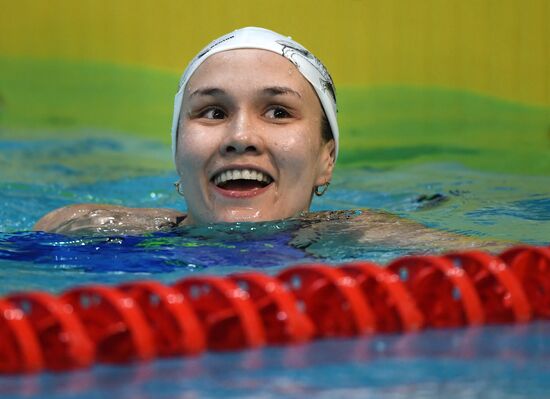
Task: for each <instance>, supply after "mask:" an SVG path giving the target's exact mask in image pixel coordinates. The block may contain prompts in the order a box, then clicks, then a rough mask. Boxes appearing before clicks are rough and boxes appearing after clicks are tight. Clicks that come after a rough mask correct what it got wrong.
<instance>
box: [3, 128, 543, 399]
mask: <svg viewBox="0 0 550 399" xmlns="http://www.w3.org/2000/svg"><path fill="white" fill-rule="evenodd" d="M82 136H85V137H86V138H71V137H68V138H65V139H63V140H52V139H47V140H46V139H44V140H33V139H19V138H18V139H17V140H16V139H13V138H12V137H15V135H9V134H7V133H6V132H3V135H0V170H1V172H0V189H1V190H2V198H1V200H0V201H1V206H0V281H1V284H0V295H5V294H7V293H8V292H12V291H18V290H46V291H50V292H53V293H59V292H61V291H63V290H65V289H67V288H69V287H72V286H74V285H75V284H87V283H92V282H93V283H105V284H116V283H120V282H122V281H127V280H136V279H144V278H147V279H150V278H152V279H156V280H160V281H163V282H166V283H171V282H174V281H176V280H177V279H179V278H184V277H186V276H188V275H191V274H196V273H208V274H221V275H225V274H228V273H232V272H235V271H242V270H251V269H254V270H259V269H261V270H262V271H263V272H266V273H270V274H274V273H276V272H277V271H279V270H280V269H282V268H284V267H286V266H288V265H291V264H295V263H297V262H319V261H321V262H325V263H330V264H338V263H341V262H344V261H348V260H356V259H368V260H372V261H376V262H379V263H381V264H385V263H387V262H389V261H390V260H392V259H394V258H396V257H399V256H402V255H405V254H407V253H413V252H415V253H417V252H419V248H413V247H403V246H399V245H391V243H390V244H388V243H386V244H380V243H372V244H369V243H364V242H363V243H360V242H359V241H356V240H353V239H350V237H354V236H355V235H356V233H357V231H356V229H357V227H356V226H355V225H354V223H353V222H352V221H353V216H354V215H355V214H356V212H357V210H360V209H365V208H369V209H374V210H385V211H389V212H392V213H395V214H397V215H400V216H402V217H405V218H408V219H411V220H416V221H419V222H421V223H423V224H425V225H427V226H429V227H433V228H436V229H441V230H445V231H450V232H455V233H460V234H465V235H468V236H472V237H477V238H480V239H494V240H506V241H507V242H508V241H509V242H524V243H529V244H537V245H548V243H549V241H550V238H549V237H550V177H544V176H514V175H503V174H496V173H487V172H479V171H473V170H469V169H466V168H464V167H462V166H461V165H457V164H430V163H424V164H418V165H413V166H409V167H402V168H395V169H387V170H378V169H340V170H338V171H337V173H336V175H335V178H334V180H333V183H332V184H331V186H330V190H329V191H328V192H327V194H326V195H325V196H323V197H322V198H316V199H315V201H314V203H313V207H312V208H313V211H321V210H328V211H336V210H346V211H347V212H344V213H339V214H338V215H339V216H338V217H336V218H334V219H331V217H332V216H331V214H330V213H326V214H323V216H322V218H324V219H326V220H324V222H326V223H329V224H330V226H331V229H329V230H328V231H326V230H325V233H323V236H322V237H313V238H312V244H311V245H309V244H307V245H306V244H300V245H298V244H296V243H295V242H294V241H293V239H295V238H296V236H297V234H298V233H303V232H305V233H306V234H305V235H306V236H308V232H309V231H313V232H315V231H316V230H315V228H313V229H312V222H311V220H308V219H301V218H296V219H291V220H286V221H277V222H269V223H258V224H251V223H240V224H239V223H238V224H225V225H211V226H203V227H200V228H183V229H176V230H174V231H166V232H159V233H154V234H145V235H141V236H124V235H114V234H112V235H103V236H102V235H86V236H64V235H59V234H50V233H43V232H31V231H30V229H31V228H32V226H33V224H34V223H35V222H36V221H37V220H38V218H39V217H40V216H42V215H43V214H45V213H46V212H48V211H50V210H52V209H55V208H57V207H59V206H63V205H67V204H71V203H78V202H98V203H111V204H124V205H129V206H144V207H168V208H177V209H180V210H185V204H184V203H183V202H182V200H181V197H179V196H178V195H177V194H176V193H175V191H174V190H173V186H172V183H173V182H174V181H175V180H176V175H175V174H174V172H173V171H171V165H170V162H169V161H168V162H167V161H166V157H167V154H168V153H169V149H168V148H167V147H166V146H163V145H160V144H157V143H152V142H148V141H146V140H140V139H135V138H132V139H130V138H127V139H125V140H121V139H117V138H113V137H117V136H111V135H105V134H99V133H97V132H87V134H86V135H82V134H81V135H78V137H82ZM10 137H11V138H10ZM75 137H76V136H75ZM308 229H309V230H308ZM435 249H436V248H434V250H435ZM549 333H550V324H549V323H547V322H535V323H530V324H526V325H518V326H487V327H482V328H468V329H456V330H440V331H424V332H421V333H417V334H398V335H387V336H383V335H379V336H374V337H365V338H360V339H352V340H325V341H320V342H314V343H310V344H305V345H300V346H290V347H286V348H276V347H273V348H265V349H261V350H254V351H244V352H239V353H225V354H216V353H208V354H205V355H204V356H201V357H198V358H191V359H170V360H157V361H153V362H149V363H145V364H136V365H130V366H121V367H112V366H103V365H99V366H95V367H93V368H91V369H90V370H81V371H77V372H71V373H63V374H51V373H43V374H39V375H31V376H10V377H0V397H2V398H10V397H39V398H68V397H78V398H95V397H98V398H99V397H102V398H103V397H121V398H122V397H128V398H141V397H144V398H148V397H155V398H157V397H166V398H176V397H178V398H205V397H215V398H216V397H225V398H227V397H250V398H252V397H253V398H299V397H312V396H314V397H320V398H334V397H351V398H354V397H357V398H365V397H369V398H410V397H422V398H440V397H446V398H448V399H452V398H474V397H475V398H477V397H479V398H545V397H550V382H549V379H548V375H550V373H549V371H550V370H549V367H550V366H549V364H550V362H549V361H548V360H549V355H550V343H549V342H550V340H548V338H547V337H548V336H550V335H549Z"/></svg>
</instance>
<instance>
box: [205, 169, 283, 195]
mask: <svg viewBox="0 0 550 399" xmlns="http://www.w3.org/2000/svg"><path fill="white" fill-rule="evenodd" d="M211 181H212V183H214V185H216V186H217V187H219V188H221V189H223V190H231V191H249V190H254V189H261V188H264V187H267V186H269V185H270V184H271V183H273V178H272V177H271V176H269V175H268V174H267V173H263V172H260V171H259V170H254V169H228V170H224V171H222V172H219V173H217V174H215V175H214V176H213V177H212V179H211Z"/></svg>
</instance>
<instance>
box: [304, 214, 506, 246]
mask: <svg viewBox="0 0 550 399" xmlns="http://www.w3.org/2000/svg"><path fill="white" fill-rule="evenodd" d="M308 220H310V221H314V222H315V223H311V225H308V226H307V227H306V228H305V229H302V230H301V231H300V232H299V234H297V236H296V237H295V238H294V240H293V245H296V246H298V247H300V248H310V249H311V250H314V249H315V248H319V247H322V246H326V245H327V240H328V241H331V240H332V241H333V242H341V241H342V240H346V245H359V246H362V245H368V246H373V247H392V248H410V249H411V251H412V252H419V253H422V252H447V251H458V250H468V249H482V250H487V251H491V252H499V251H501V250H503V249H505V248H507V247H509V246H510V245H512V244H514V243H510V242H504V241H497V240H491V239H485V238H480V237H470V236H466V235H462V234H458V233H454V232H450V231H443V230H437V229H433V228H429V227H427V226H425V225H423V224H422V223H419V222H416V221H414V220H410V219H405V218H403V217H400V216H398V215H395V214H392V213H389V212H385V211H381V210H369V209H363V210H360V211H338V212H320V213H316V214H313V215H311V216H309V217H308Z"/></svg>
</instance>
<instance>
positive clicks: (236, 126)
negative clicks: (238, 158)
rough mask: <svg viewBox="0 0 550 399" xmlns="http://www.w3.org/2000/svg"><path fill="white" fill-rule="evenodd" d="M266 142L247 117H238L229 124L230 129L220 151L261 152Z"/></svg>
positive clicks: (238, 152)
mask: <svg viewBox="0 0 550 399" xmlns="http://www.w3.org/2000/svg"><path fill="white" fill-rule="evenodd" d="M263 148H264V142H263V139H262V138H261V137H260V135H259V134H258V131H257V127H255V126H254V125H253V124H252V123H250V122H249V121H247V119H246V118H245V117H241V118H238V119H237V120H235V121H234V122H233V123H231V124H230V125H229V126H228V131H227V134H226V136H225V137H224V140H222V143H221V146H220V152H221V153H222V154H224V155H229V154H245V153H249V154H260V153H261V152H263Z"/></svg>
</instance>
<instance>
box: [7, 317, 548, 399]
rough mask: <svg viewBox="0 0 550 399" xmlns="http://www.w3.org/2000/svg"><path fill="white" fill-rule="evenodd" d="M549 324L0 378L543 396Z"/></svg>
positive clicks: (163, 391) (93, 389)
mask: <svg viewBox="0 0 550 399" xmlns="http://www.w3.org/2000/svg"><path fill="white" fill-rule="evenodd" d="M549 334H550V323H548V322H536V323H531V324H527V325H515V326H486V327H479V328H468V329H448V330H432V331H425V332H422V333H418V334H399V335H377V336H372V337H363V338H358V339H340V340H323V341H317V342H313V343H309V344H303V345H295V346H287V347H280V348H277V347H270V348H265V349H260V350H249V351H245V352H238V353H237V352H236V353H231V352H229V353H223V354H222V353H209V354H207V355H204V356H201V357H197V358H186V359H166V360H157V361H153V362H150V363H143V364H136V365H133V366H124V367H114V366H95V367H93V368H92V369H90V370H80V371H76V372H72V373H63V374H40V375H35V376H22V377H0V382H1V384H0V396H2V397H11V396H16V395H17V396H22V397H23V396H33V395H34V396H37V397H43V398H54V397H79V398H92V397H119V398H141V397H144V398H149V397H155V398H175V397H183V398H204V397H224V398H228V397H238V398H257V397H262V398H296V397H305V396H308V397H309V396H315V397H321V398H334V397H344V396H345V397H353V398H365V397H368V398H370V397H376V398H408V397H416V398H418V397H422V398H427V399H432V398H434V399H435V398H441V397H445V398H448V399H453V398H469V397H484V398H519V397H521V398H542V397H546V396H545V395H546V394H547V393H548V392H549V390H550V380H548V378H547V376H548V373H549V372H550V366H549V364H550V363H549V362H548V360H550V341H549V340H548V339H547V337H548V335H549Z"/></svg>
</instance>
